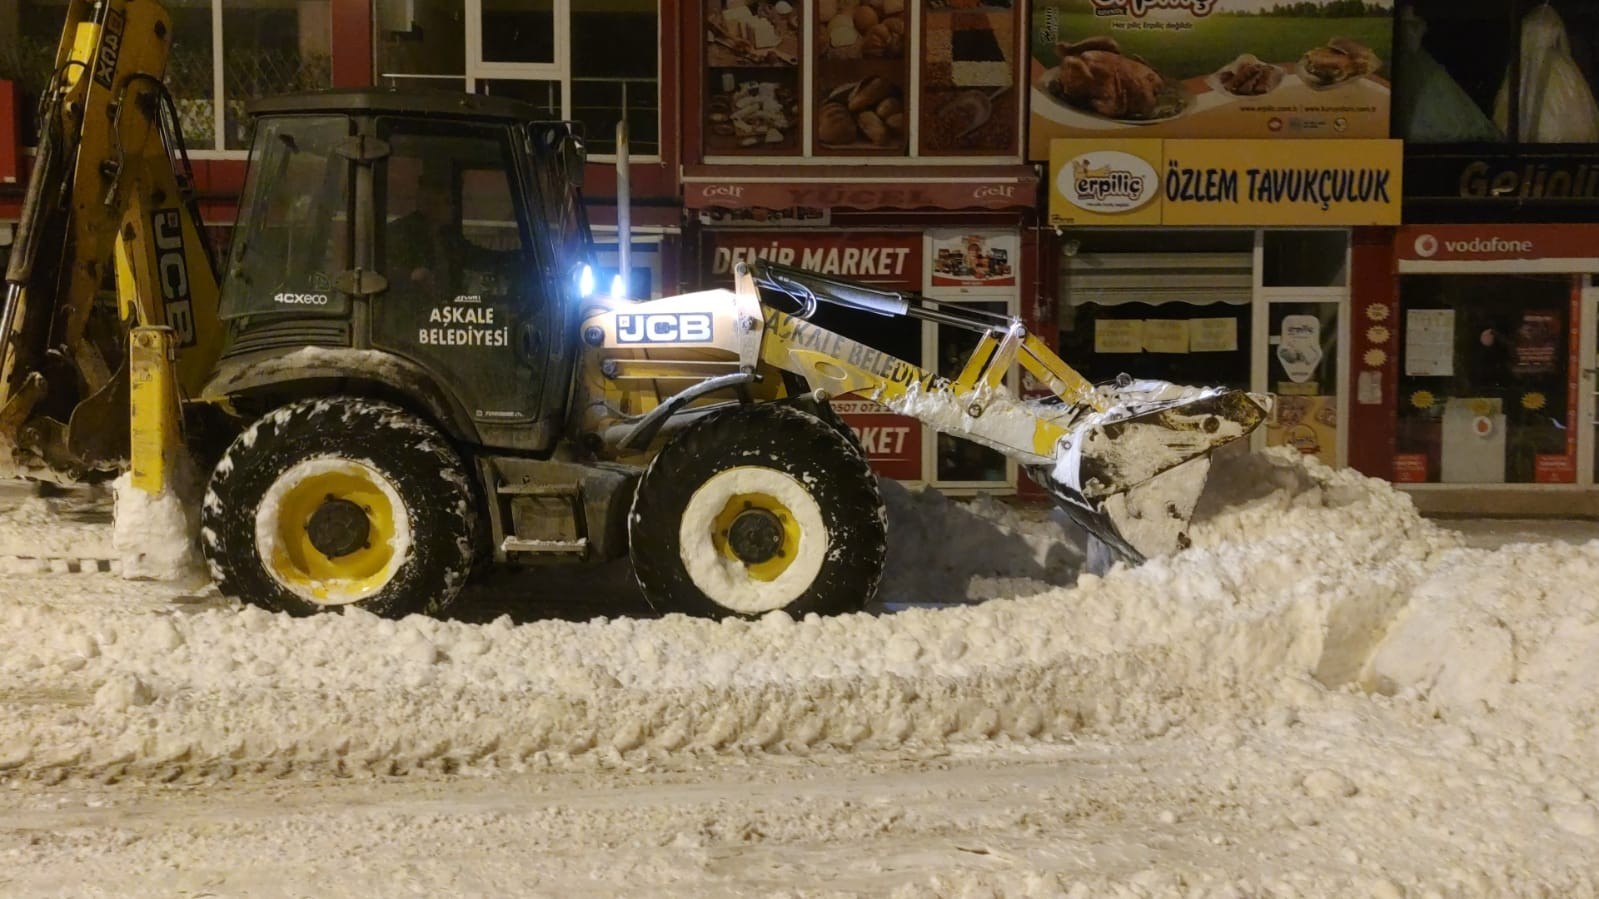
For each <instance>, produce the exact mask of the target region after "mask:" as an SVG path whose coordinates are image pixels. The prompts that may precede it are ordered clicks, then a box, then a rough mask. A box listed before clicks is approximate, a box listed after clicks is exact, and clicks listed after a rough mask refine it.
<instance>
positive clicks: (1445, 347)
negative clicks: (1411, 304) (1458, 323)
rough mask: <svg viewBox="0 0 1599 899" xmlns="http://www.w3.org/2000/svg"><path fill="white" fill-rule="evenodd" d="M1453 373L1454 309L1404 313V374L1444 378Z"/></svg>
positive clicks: (1412, 310) (1417, 310)
mask: <svg viewBox="0 0 1599 899" xmlns="http://www.w3.org/2000/svg"><path fill="white" fill-rule="evenodd" d="M1454 373H1455V310H1453V309H1411V310H1409V311H1408V312H1406V313H1405V375H1406V377H1412V378H1447V377H1451V376H1453V375H1454Z"/></svg>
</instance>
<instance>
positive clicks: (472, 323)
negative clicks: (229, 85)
mask: <svg viewBox="0 0 1599 899" xmlns="http://www.w3.org/2000/svg"><path fill="white" fill-rule="evenodd" d="M251 112H252V114H253V115H254V116H255V127H254V142H253V145H252V148H251V155H250V169H249V174H248V176H247V178H246V182H245V186H244V191H243V194H242V198H241V201H240V203H241V205H240V210H239V219H238V224H237V228H236V230H235V235H234V239H233V242H232V246H231V252H230V254H229V259H228V263H227V266H226V268H225V269H224V273H223V283H222V289H221V303H220V309H221V317H222V319H223V321H224V322H225V324H226V326H227V338H226V342H225V344H224V349H223V357H222V360H221V362H220V364H219V365H218V368H217V372H216V376H215V377H213V379H212V382H211V385H210V387H209V388H208V393H212V394H226V395H227V396H228V397H229V398H230V400H232V401H235V402H237V401H238V399H239V398H240V397H244V398H246V399H245V401H246V402H248V397H250V396H259V397H260V398H261V399H262V400H263V401H264V402H267V403H270V402H272V401H274V400H275V399H277V398H280V397H281V395H283V394H284V393H286V392H287V393H292V394H294V395H305V393H306V390H305V386H306V382H307V381H332V380H347V379H352V378H353V379H357V380H359V381H363V382H366V384H367V386H368V387H377V388H378V390H377V392H378V393H380V394H389V395H393V396H394V397H396V398H414V399H415V400H416V401H418V402H420V403H421V404H422V405H425V406H427V407H428V409H427V411H429V412H432V413H434V416H435V418H436V419H437V420H439V421H441V422H442V423H444V424H445V426H446V427H447V429H449V430H450V431H452V432H453V433H452V436H455V437H457V438H458V439H462V440H465V441H467V442H469V443H474V444H478V445H483V446H489V447H496V448H503V449H512V450H526V451H535V452H537V451H543V450H547V449H549V448H550V447H551V446H553V445H554V443H555V441H556V440H557V439H558V437H559V435H560V432H561V428H562V424H563V420H564V413H565V408H564V406H565V400H566V396H567V385H568V383H569V381H570V377H571V370H572V365H573V360H574V357H575V355H576V347H575V342H574V340H573V339H572V337H573V335H574V333H575V327H576V320H577V316H578V314H579V312H580V310H579V308H578V303H579V300H580V299H581V296H580V292H581V290H582V288H583V284H584V282H585V280H586V279H585V278H584V277H583V272H584V270H585V268H588V267H590V266H592V264H593V258H592V247H591V241H590V235H589V231H588V225H587V222H586V219H585V217H584V211H583V204H582V198H581V195H580V187H581V175H582V170H583V163H584V154H583V148H582V139H581V137H580V135H579V133H578V131H577V128H576V126H574V125H572V124H571V123H566V122H554V123H551V122H540V121H537V110H535V109H534V108H533V107H531V106H528V105H526V104H522V103H519V102H516V101H512V100H507V99H503V98H496V97H480V96H472V95H459V94H416V93H405V94H401V93H397V92H393V91H385V90H355V91H350V90H336V91H325V92H319V93H314V94H301V95H293V96H286V97H276V98H271V99H268V100H262V101H259V102H258V103H257V104H256V105H255V106H254V107H253V108H252V110H251ZM308 349H309V350H311V352H309V353H308V352H304V351H305V350H308ZM374 382H376V383H374ZM290 385H295V386H293V387H292V388H291V387H290Z"/></svg>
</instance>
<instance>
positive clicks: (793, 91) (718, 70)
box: [701, 0, 804, 156]
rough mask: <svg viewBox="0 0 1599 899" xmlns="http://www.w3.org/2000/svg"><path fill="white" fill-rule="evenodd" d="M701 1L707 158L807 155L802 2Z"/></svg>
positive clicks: (786, 0)
mask: <svg viewBox="0 0 1599 899" xmlns="http://www.w3.org/2000/svg"><path fill="white" fill-rule="evenodd" d="M701 2H702V3H704V4H705V16H704V21H705V93H706V97H705V122H704V123H703V127H704V134H705V155H707V156H772V155H787V156H798V155H800V153H801V152H802V149H803V148H802V146H801V143H802V137H803V134H804V132H803V130H802V122H803V118H802V116H801V112H802V110H801V107H800V98H801V96H802V95H803V94H804V86H803V84H802V82H801V81H800V79H801V77H802V75H803V58H802V55H801V52H800V43H801V35H802V34H803V32H804V20H803V19H802V18H801V16H802V12H801V9H802V6H801V0H776V2H765V0H761V2H749V0H701Z"/></svg>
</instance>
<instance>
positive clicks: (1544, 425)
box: [1352, 0, 1599, 515]
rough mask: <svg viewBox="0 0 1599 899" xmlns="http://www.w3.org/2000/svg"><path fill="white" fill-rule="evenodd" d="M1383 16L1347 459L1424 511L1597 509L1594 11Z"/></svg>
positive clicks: (1461, 7)
mask: <svg viewBox="0 0 1599 899" xmlns="http://www.w3.org/2000/svg"><path fill="white" fill-rule="evenodd" d="M1400 13H1401V15H1400V19H1399V22H1398V25H1397V35H1398V36H1397V39H1396V40H1397V44H1398V46H1397V47H1396V52H1397V53H1398V55H1399V57H1400V58H1399V60H1398V65H1399V71H1400V81H1399V82H1398V83H1397V84H1396V85H1395V109H1394V116H1393V122H1394V133H1395V135H1396V136H1398V137H1402V138H1404V140H1405V181H1404V194H1405V199H1404V222H1405V225H1404V227H1402V228H1398V229H1390V230H1387V231H1382V232H1373V233H1372V234H1370V235H1368V239H1367V240H1364V241H1363V242H1361V245H1357V247H1356V255H1357V261H1356V272H1355V276H1356V280H1357V282H1358V285H1359V286H1358V287H1357V290H1356V304H1357V306H1358V307H1359V308H1358V310H1357V313H1356V318H1357V320H1358V322H1359V326H1358V327H1357V328H1356V329H1355V331H1354V333H1353V347H1352V349H1353V352H1354V355H1353V356H1352V361H1353V362H1354V364H1355V366H1356V367H1357V368H1359V369H1360V371H1359V373H1358V375H1357V377H1359V378H1364V379H1367V383H1369V385H1370V387H1371V389H1370V390H1369V391H1368V392H1367V394H1368V395H1367V396H1366V397H1365V399H1366V400H1367V401H1369V402H1364V403H1357V405H1356V406H1355V410H1354V411H1355V422H1354V425H1355V435H1354V436H1355V438H1356V444H1357V446H1358V447H1359V452H1358V454H1357V457H1356V458H1354V459H1352V464H1355V465H1356V466H1357V467H1358V468H1360V469H1361V470H1362V471H1364V472H1366V473H1368V474H1371V475H1374V476H1377V477H1383V478H1388V479H1391V480H1393V481H1395V482H1396V483H1398V484H1399V485H1401V486H1402V487H1403V488H1404V489H1405V490H1407V491H1408V492H1409V493H1410V494H1411V496H1412V497H1413V498H1414V499H1415V501H1416V503H1417V505H1418V506H1419V507H1420V508H1422V509H1423V510H1424V511H1432V512H1439V513H1459V514H1513V515H1514V514H1524V515H1544V514H1553V515H1573V514H1587V515H1593V514H1599V501H1596V491H1595V490H1594V489H1593V487H1594V485H1595V483H1596V479H1595V474H1596V473H1595V471H1594V442H1595V436H1596V435H1595V428H1594V424H1593V422H1594V397H1593V393H1594V389H1595V380H1594V368H1595V363H1596V360H1595V356H1594V337H1595V333H1594V332H1595V330H1596V329H1599V316H1596V314H1595V306H1594V297H1595V293H1594V289H1593V279H1594V275H1595V273H1596V272H1599V265H1596V262H1599V249H1596V248H1599V228H1596V226H1595V225H1593V224H1592V223H1593V222H1595V221H1599V154H1596V153H1595V152H1594V151H1593V145H1594V144H1595V143H1599V102H1596V101H1595V99H1594V97H1595V94H1596V92H1599V77H1596V76H1599V65H1596V63H1599V57H1596V55H1595V52H1594V51H1595V49H1596V48H1599V7H1596V6H1595V5H1594V4H1592V3H1586V2H1579V0H1552V2H1544V0H1467V2H1457V0H1450V2H1438V0H1414V2H1407V3H1405V4H1403V5H1402V8H1401V10H1400ZM1376 338H1381V339H1380V340H1379V339H1376ZM1356 392H1357V394H1358V393H1360V391H1359V389H1357V391H1356Z"/></svg>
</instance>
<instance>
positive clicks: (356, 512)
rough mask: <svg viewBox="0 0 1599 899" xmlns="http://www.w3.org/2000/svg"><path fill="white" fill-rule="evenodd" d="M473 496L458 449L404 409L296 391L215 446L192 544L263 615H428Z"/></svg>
mask: <svg viewBox="0 0 1599 899" xmlns="http://www.w3.org/2000/svg"><path fill="white" fill-rule="evenodd" d="M473 496H474V494H473V492H472V488H471V484H470V482H469V481H468V479H467V476H466V473H465V468H464V466H463V464H462V462H461V459H460V457H459V456H457V455H456V453H455V451H454V450H453V449H452V448H451V447H450V445H449V444H448V443H447V442H446V441H445V440H444V438H443V436H441V435H440V434H439V432H438V431H436V430H435V429H433V428H432V427H430V426H429V425H428V424H426V423H425V422H423V421H421V420H420V419H418V418H417V417H416V416H414V415H412V414H411V413H409V412H407V411H405V410H404V409H401V408H400V407H398V406H394V405H391V404H389V403H383V402H376V401H373V400H366V399H361V398H356V397H332V398H325V399H316V400H304V401H300V402H296V403H291V404H289V405H287V406H283V407H281V408H279V409H277V410H275V411H273V412H271V413H269V414H268V415H266V416H264V417H263V418H261V419H260V420H259V421H257V422H256V423H255V424H254V425H252V426H251V427H250V428H248V429H247V430H246V431H245V432H244V433H243V434H241V435H240V436H239V438H238V439H237V440H235V441H234V442H233V444H232V446H230V447H229V448H228V450H227V452H226V453H225V454H224V455H223V457H222V460H221V462H219V463H218V464H217V466H216V468H215V470H214V471H213V473H212V475H211V481H210V485H209V487H208V488H207V490H206V497H205V504H204V507H203V508H202V511H201V521H200V524H201V532H200V533H201V546H202V548H203V550H204V552H205V557H206V561H207V563H208V564H209V566H210V569H211V575H212V577H213V579H215V581H216V583H217V586H218V588H219V589H220V590H221V591H222V592H223V593H225V594H229V595H232V596H237V597H239V598H241V599H244V600H245V601H247V602H251V603H255V604H256V605H260V606H263V607H265V608H268V609H272V610H274V611H282V612H288V613H290V614H294V615H310V614H314V613H317V612H323V611H329V610H332V609H339V608H342V607H345V606H353V607H356V608H360V609H364V610H366V611H368V612H372V613H373V614H376V615H382V616H384V617H389V618H399V617H402V616H404V615H407V614H410V613H412V612H419V611H420V612H424V613H426V614H430V615H432V614H438V613H439V612H441V611H443V610H444V608H446V607H447V606H448V605H449V603H450V602H451V601H452V600H453V599H454V598H455V596H456V594H457V593H459V592H460V589H461V587H462V586H463V585H464V583H465V582H466V580H467V575H468V573H469V572H470V571H471V568H472V560H473V556H474V555H475V548H476V543H475V537H476V523H477V516H476V514H475V511H474V503H473Z"/></svg>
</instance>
